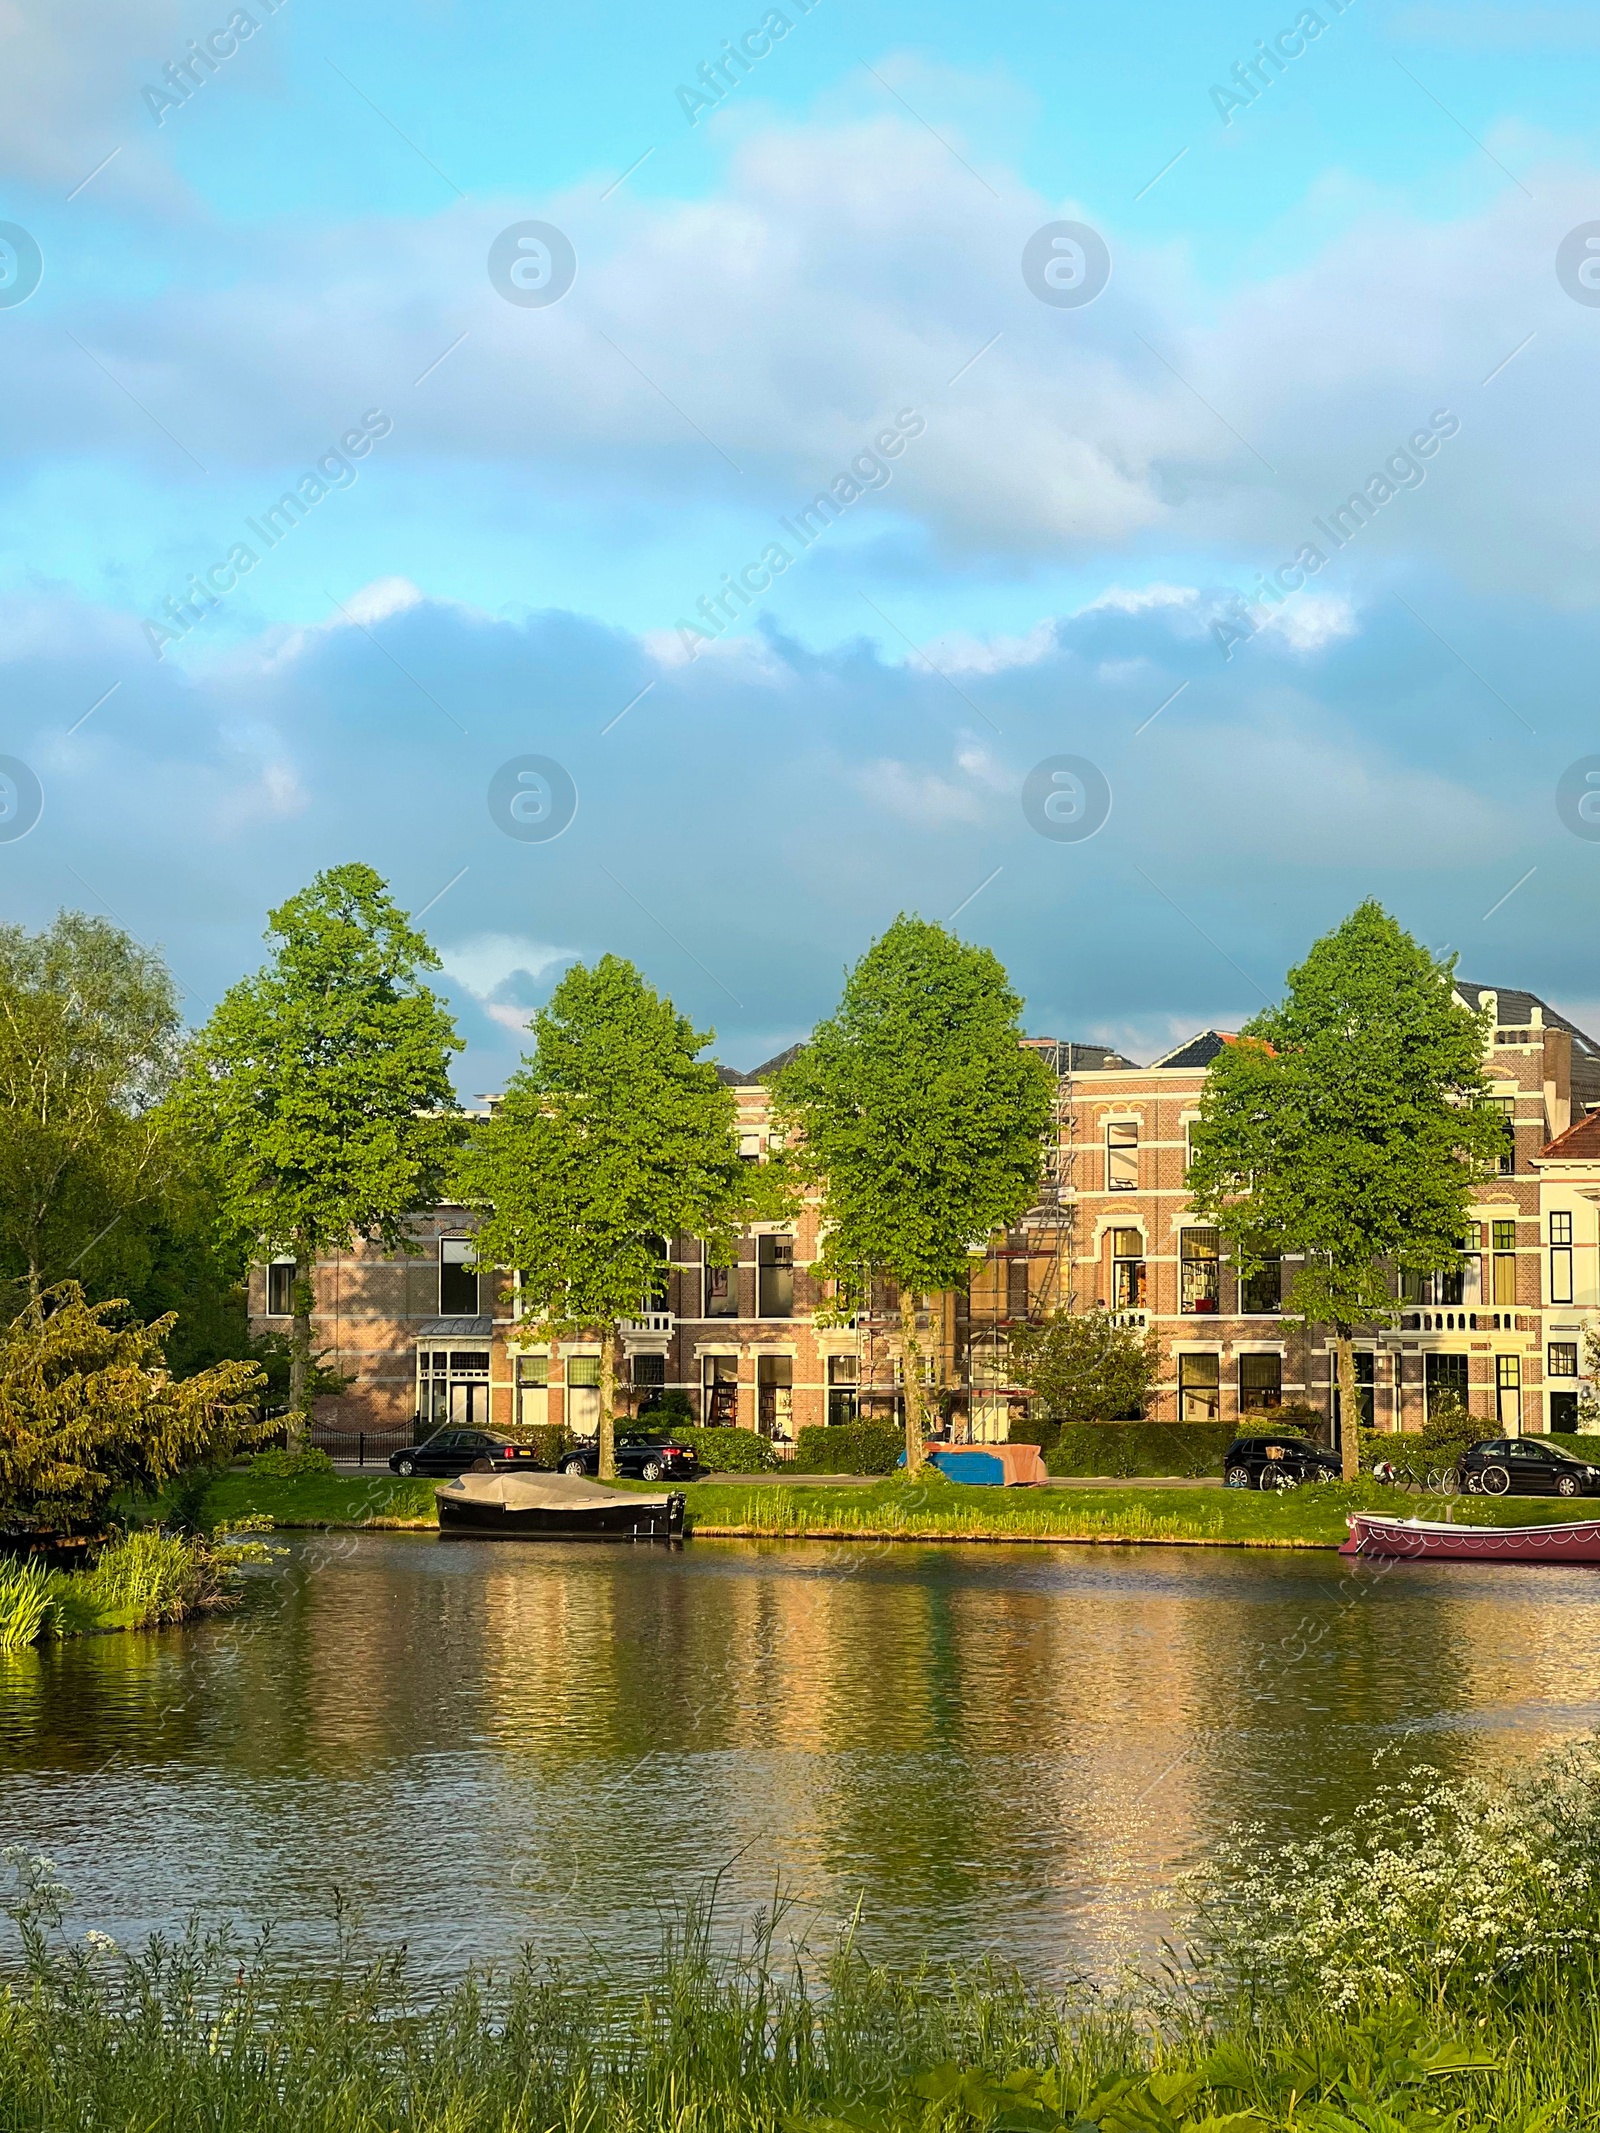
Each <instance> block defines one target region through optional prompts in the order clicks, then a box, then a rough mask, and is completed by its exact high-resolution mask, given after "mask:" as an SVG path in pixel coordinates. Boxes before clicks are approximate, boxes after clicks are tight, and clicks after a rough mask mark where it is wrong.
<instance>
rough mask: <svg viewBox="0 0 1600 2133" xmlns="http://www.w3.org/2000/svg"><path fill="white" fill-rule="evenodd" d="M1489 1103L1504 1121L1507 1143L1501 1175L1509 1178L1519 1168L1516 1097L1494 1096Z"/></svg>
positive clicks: (1502, 1153) (1503, 1153)
mask: <svg viewBox="0 0 1600 2133" xmlns="http://www.w3.org/2000/svg"><path fill="white" fill-rule="evenodd" d="M1489 1101H1490V1103H1491V1104H1492V1105H1493V1106H1494V1108H1495V1109H1496V1110H1498V1111H1499V1113H1500V1115H1501V1119H1502V1121H1503V1126H1504V1132H1505V1141H1504V1144H1503V1145H1502V1147H1501V1150H1500V1175H1501V1176H1502V1177H1503V1178H1508V1177H1510V1176H1511V1174H1512V1172H1513V1171H1514V1170H1515V1169H1516V1167H1517V1099H1516V1098H1515V1097H1514V1096H1492V1097H1491V1098H1490V1099H1489Z"/></svg>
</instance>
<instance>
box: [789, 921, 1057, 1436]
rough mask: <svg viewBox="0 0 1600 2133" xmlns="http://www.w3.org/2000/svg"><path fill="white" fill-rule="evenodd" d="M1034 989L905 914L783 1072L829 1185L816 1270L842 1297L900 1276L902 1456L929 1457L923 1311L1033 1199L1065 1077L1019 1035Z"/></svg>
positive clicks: (792, 1112) (803, 1163)
mask: <svg viewBox="0 0 1600 2133" xmlns="http://www.w3.org/2000/svg"><path fill="white" fill-rule="evenodd" d="M1021 1011H1022V1002H1021V1001H1020V1000H1019V999H1018V997H1017V995H1016V994H1015V993H1014V992H1013V991H1012V990H1011V987H1010V983H1009V981H1008V980H1007V977H1006V973H1005V970H1004V969H1003V967H1002V966H1001V964H1000V962H999V961H998V960H997V958H996V957H995V956H994V955H992V954H991V953H990V952H989V950H988V949H987V948H974V947H969V946H968V945H967V943H966V942H964V941H960V940H958V939H957V938H956V937H955V935H954V934H951V933H947V932H946V931H945V929H944V928H943V927H942V926H936V925H929V924H927V923H925V922H924V921H923V920H921V919H917V918H908V917H906V916H905V915H904V914H902V915H901V916H900V917H899V918H897V919H896V920H895V922H894V924H893V925H892V926H891V927H890V928H889V930H888V931H887V932H886V933H885V934H884V935H883V936H882V938H881V939H880V940H878V941H876V942H874V944H873V945H872V947H871V948H869V949H868V950H867V952H866V954H865V955H864V956H863V957H862V958H861V960H860V962H859V963H857V965H856V966H855V968H854V970H852V971H851V972H850V975H849V977H848V978H847V979H846V981H845V988H844V995H843V998H842V999H841V1001H840V1003H839V1007H838V1010H837V1011H836V1013H835V1014H834V1015H832V1016H831V1017H830V1018H829V1019H828V1020H827V1021H826V1022H822V1023H819V1024H818V1026H817V1028H816V1030H815V1031H814V1032H813V1033H812V1037H811V1041H810V1043H809V1044H808V1045H807V1046H806V1048H805V1050H804V1051H803V1052H802V1053H801V1054H800V1056H799V1058H798V1059H796V1060H795V1061H794V1062H793V1064H792V1065H790V1066H789V1067H787V1068H786V1069H785V1070H784V1072H783V1074H782V1075H781V1076H780V1078H779V1082H778V1089H777V1096H778V1103H779V1108H780V1115H782V1116H783V1117H784V1118H785V1119H788V1120H790V1121H792V1122H793V1123H794V1124H795V1125H797V1126H798V1127H799V1129H800V1133H801V1135H802V1142H801V1148H800V1151H799V1155H798V1163H799V1167H800V1169H801V1171H802V1173H803V1174H804V1175H806V1176H807V1177H809V1178H810V1179H811V1180H812V1181H813V1182H814V1183H815V1184H816V1185H817V1186H818V1187H819V1188H820V1190H821V1194H822V1211H823V1240H824V1242H823V1252H822V1262H821V1267H820V1271H821V1273H822V1274H823V1275H824V1277H825V1278H828V1279H831V1280H832V1281H833V1282H834V1283H835V1284H836V1286H837V1292H838V1298H839V1302H840V1304H841V1306H842V1307H845V1308H848V1307H849V1306H851V1305H852V1304H854V1303H857V1302H858V1301H859V1299H860V1298H861V1296H862V1295H863V1293H864V1290H865V1284H866V1283H867V1282H868V1281H869V1280H870V1278H871V1277H872V1276H873V1275H874V1274H881V1275H886V1276H888V1277H889V1278H890V1279H891V1280H892V1281H894V1282H896V1283H897V1284H898V1286H899V1292H900V1347H901V1369H902V1378H903V1383H904V1387H905V1428H906V1466H907V1469H908V1471H909V1472H911V1473H913V1474H915V1473H917V1472H919V1471H920V1470H921V1467H922V1465H923V1459H924V1453H923V1437H924V1416H925V1414H926V1412H927V1388H926V1385H925V1383H924V1379H923V1370H922V1347H921V1343H920V1341H919V1340H918V1337H917V1314H918V1310H919V1308H920V1306H921V1304H922V1302H923V1299H924V1298H925V1297H926V1296H927V1295H928V1294H929V1293H930V1292H932V1291H937V1290H943V1289H954V1288H958V1287H960V1286H961V1285H962V1284H963V1283H965V1281H966V1279H967V1274H968V1270H969V1265H970V1255H971V1254H972V1253H973V1252H974V1251H981V1250H982V1249H983V1248H984V1246H985V1244H986V1243H987V1241H988V1238H989V1236H990V1234H991V1232H992V1231H994V1230H996V1229H1002V1228H1006V1227H1008V1226H1009V1225H1010V1224H1011V1223H1013V1222H1015V1221H1017V1220H1018V1219H1019V1218H1020V1217H1021V1216H1022V1214H1023V1213H1024V1212H1025V1211H1026V1209H1027V1208H1028V1206H1029V1204H1030V1202H1031V1201H1032V1198H1033V1195H1034V1193H1035V1190H1036V1189H1037V1186H1038V1180H1039V1169H1040V1160H1041V1154H1042V1147H1043V1141H1044V1136H1045V1133H1046V1131H1047V1129H1048V1128H1049V1126H1050V1124H1051V1121H1052V1118H1053V1115H1054V1097H1055V1092H1054V1083H1053V1080H1052V1078H1051V1075H1050V1072H1049V1070H1048V1068H1047V1067H1046V1066H1045V1065H1044V1062H1043V1061H1042V1060H1041V1059H1039V1058H1038V1056H1037V1055H1036V1054H1035V1053H1033V1052H1029V1051H1024V1050H1023V1049H1022V1044H1021V1039H1022V1031H1021V1027H1020V1025H1019V1021H1018V1017H1019V1015H1020V1014H1021Z"/></svg>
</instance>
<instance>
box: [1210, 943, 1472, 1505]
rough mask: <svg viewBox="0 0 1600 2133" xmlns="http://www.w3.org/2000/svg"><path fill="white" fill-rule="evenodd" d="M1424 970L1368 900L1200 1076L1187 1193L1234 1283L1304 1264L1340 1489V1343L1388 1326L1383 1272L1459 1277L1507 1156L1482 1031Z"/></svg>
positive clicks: (1351, 1436)
mask: <svg viewBox="0 0 1600 2133" xmlns="http://www.w3.org/2000/svg"><path fill="white" fill-rule="evenodd" d="M1453 969H1454V962H1453V959H1452V961H1451V962H1449V963H1441V962H1438V961H1436V960H1435V959H1434V958H1433V957H1432V956H1431V955H1430V954H1429V953H1428V951H1427V949H1426V948H1424V947H1423V946H1422V945H1421V944H1420V943H1419V942H1417V941H1415V940H1413V939H1412V937H1411V936H1410V934H1408V933H1406V932H1405V931H1404V930H1403V929H1402V928H1401V927H1400V926H1398V925H1397V924H1396V923H1395V921H1394V920H1393V919H1392V918H1390V916H1389V915H1388V913H1387V912H1386V911H1384V910H1383V908H1382V907H1381V906H1380V905H1379V904H1376V903H1374V902H1371V901H1370V900H1369V901H1368V902H1366V903H1363V904H1362V905H1361V906H1360V907H1359V908H1358V909H1357V910H1355V911H1353V912H1352V913H1351V914H1350V916H1349V917H1348V918H1347V919H1346V920H1345V922H1344V924H1343V925H1342V926H1340V927H1338V928H1337V929H1336V930H1335V931H1334V932H1332V933H1329V934H1325V935H1324V936H1323V938H1322V939H1321V940H1319V941H1318V942H1317V943H1316V944H1315V946H1314V947H1313V948H1312V950H1311V953H1310V954H1309V955H1308V956H1307V957H1306V959H1305V961H1304V962H1303V963H1302V964H1301V965H1300V966H1299V968H1298V969H1295V970H1291V971H1290V973H1289V979H1288V990H1287V992H1286V994H1285V996H1284V998H1283V1000H1282V1001H1281V1002H1280V1003H1279V1005H1277V1006H1276V1007H1272V1008H1269V1009H1267V1011H1266V1012H1265V1013H1264V1014H1260V1015H1258V1016H1257V1017H1256V1018H1255V1020H1254V1021H1253V1022H1250V1023H1248V1024H1247V1025H1246V1026H1245V1028H1244V1029H1242V1030H1241V1031H1240V1032H1239V1037H1238V1041H1237V1042H1236V1043H1234V1044H1231V1045H1228V1046H1225V1047H1224V1049H1223V1050H1222V1052H1221V1053H1220V1054H1219V1055H1218V1057H1217V1058H1216V1060H1215V1061H1214V1062H1213V1063H1212V1066H1211V1069H1210V1072H1209V1074H1208V1075H1207V1077H1206V1088H1205V1093H1204V1095H1203V1097H1202V1099H1201V1106H1200V1120H1199V1123H1198V1125H1197V1127H1196V1129H1195V1132H1194V1159H1193V1161H1192V1163H1191V1165H1190V1169H1189V1174H1188V1187H1189V1193H1190V1196H1191V1200H1192V1203H1193V1205H1194V1206H1195V1208H1196V1209H1197V1210H1198V1211H1200V1212H1203V1213H1207V1214H1209V1215H1210V1216H1211V1217H1212V1219H1213V1220H1214V1221H1215V1222H1216V1223H1217V1225H1218V1227H1219V1228H1220V1229H1221V1230H1222V1232H1223V1234H1224V1235H1225V1236H1226V1237H1228V1238H1229V1240H1230V1242H1231V1243H1232V1245H1233V1248H1234V1254H1235V1257H1236V1258H1237V1259H1238V1261H1239V1262H1240V1265H1241V1269H1242V1270H1243V1271H1248V1270H1249V1267H1250V1266H1251V1265H1252V1264H1253V1263H1257V1262H1259V1260H1260V1258H1261V1257H1262V1255H1263V1254H1264V1253H1266V1252H1282V1253H1291V1254H1303V1257H1304V1263H1303V1265H1302V1266H1301V1268H1300V1270H1299V1272H1298V1273H1297V1274H1296V1276H1295V1278H1294V1282H1293V1285H1292V1288H1291V1290H1290V1294H1289V1298H1288V1302H1289V1305H1290V1308H1291V1309H1292V1310H1294V1311H1295V1312H1297V1313H1298V1314H1300V1315H1302V1316H1303V1317H1305V1318H1306V1319H1307V1320H1308V1321H1309V1322H1311V1323H1313V1324H1321V1325H1328V1326H1331V1327H1332V1328H1333V1333H1334V1347H1335V1356H1336V1362H1337V1373H1338V1382H1339V1401H1340V1410H1341V1415H1342V1417H1343V1418H1344V1426H1343V1428H1342V1429H1341V1447H1342V1452H1343V1459H1344V1470H1345V1474H1346V1476H1347V1477H1349V1478H1353V1476H1354V1475H1355V1473H1356V1471H1357V1462H1358V1449H1357V1430H1356V1426H1355V1418H1356V1416H1357V1415H1358V1413H1359V1408H1358V1405H1357V1398H1356V1386H1355V1358H1354V1351H1353V1349H1352V1346H1351V1338H1352V1335H1353V1334H1354V1332H1355V1329H1356V1327H1357V1325H1359V1324H1361V1323H1363V1322H1366V1321H1371V1320H1379V1321H1382V1320H1383V1319H1385V1318H1389V1317H1392V1316H1393V1312H1394V1307H1393V1304H1392V1301H1391V1298H1390V1294H1389V1281H1388V1277H1387V1270H1386V1266H1385V1262H1386V1261H1393V1260H1399V1261H1401V1262H1402V1263H1404V1264H1405V1265H1407V1266H1412V1267H1417V1268H1421V1269H1424V1270H1429V1269H1433V1270H1438V1269H1448V1268H1451V1267H1455V1266H1459V1264H1460V1263H1461V1246H1462V1240H1463V1237H1464V1234H1465V1231H1466V1225H1467V1216H1468V1209H1469V1207H1470V1205H1471V1201H1472V1197H1473V1192H1474V1188H1475V1187H1476V1186H1477V1185H1478V1184H1479V1183H1480V1182H1481V1181H1482V1180H1483V1179H1484V1178H1486V1177H1488V1176H1491V1175H1492V1174H1493V1172H1494V1169H1495V1166H1496V1161H1497V1158H1498V1156H1499V1154H1500V1151H1501V1149H1502V1147H1503V1145H1504V1123H1503V1120H1502V1118H1501V1115H1500V1113H1499V1112H1498V1111H1497V1110H1495V1109H1493V1108H1492V1107H1491V1106H1490V1105H1489V1104H1488V1103H1487V1102H1486V1101H1485V1098H1486V1096H1487V1084H1486V1082H1485V1078H1484V1072H1483V1040H1484V1032H1483V1027H1482V1024H1481V1022H1480V1020H1479V1018H1478V1017H1476V1016H1474V1015H1471V1014H1469V1013H1468V1012H1467V1010H1466V1009H1465V1008H1463V1007H1462V1006H1461V1005H1460V1004H1459V1002H1458V1001H1457V1000H1456V998H1455V996H1454V993H1453V990H1452V972H1453Z"/></svg>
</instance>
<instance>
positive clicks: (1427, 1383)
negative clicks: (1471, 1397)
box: [1422, 1355, 1467, 1420]
mask: <svg viewBox="0 0 1600 2133" xmlns="http://www.w3.org/2000/svg"><path fill="white" fill-rule="evenodd" d="M1422 1386H1423V1401H1424V1405H1425V1407H1426V1410H1427V1414H1428V1417H1429V1419H1430V1420H1431V1419H1432V1416H1433V1410H1434V1407H1435V1405H1436V1403H1437V1402H1438V1400H1439V1398H1440V1396H1441V1395H1442V1394H1452V1395H1453V1396H1454V1397H1455V1398H1456V1399H1457V1400H1459V1401H1460V1403H1461V1405H1462V1406H1463V1407H1465V1406H1466V1404H1467V1359H1466V1357H1465V1356H1464V1355H1425V1356H1424V1357H1423V1358H1422Z"/></svg>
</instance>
